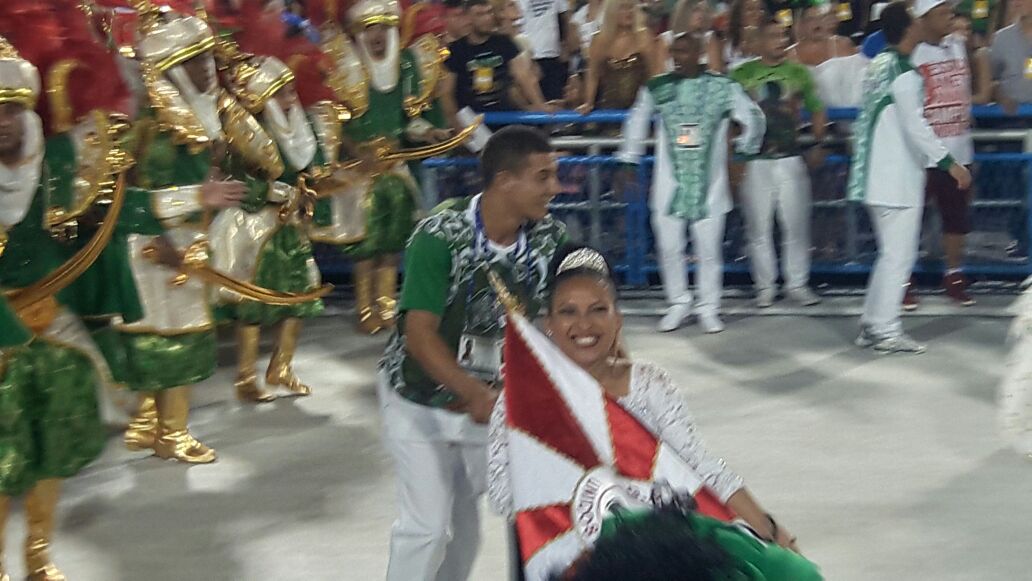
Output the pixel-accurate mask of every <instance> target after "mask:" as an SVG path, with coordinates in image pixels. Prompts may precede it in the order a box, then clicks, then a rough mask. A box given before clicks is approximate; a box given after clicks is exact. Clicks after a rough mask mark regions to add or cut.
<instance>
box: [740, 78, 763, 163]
mask: <svg viewBox="0 0 1032 581" xmlns="http://www.w3.org/2000/svg"><path fill="white" fill-rule="evenodd" d="M731 120H732V121H734V122H735V123H738V124H739V125H740V126H741V127H742V133H741V135H739V136H738V137H736V138H735V149H737V150H738V151H739V152H741V153H745V154H749V155H752V154H757V153H759V152H760V148H761V147H762V146H763V134H764V132H766V131H767V118H766V116H764V115H763V110H762V109H760V106H759V105H757V104H756V103H755V102H753V100H752V99H750V98H749V95H747V94H746V92H745V89H743V88H742V86H741V85H739V84H738V83H735V84H733V85H732V86H731Z"/></svg>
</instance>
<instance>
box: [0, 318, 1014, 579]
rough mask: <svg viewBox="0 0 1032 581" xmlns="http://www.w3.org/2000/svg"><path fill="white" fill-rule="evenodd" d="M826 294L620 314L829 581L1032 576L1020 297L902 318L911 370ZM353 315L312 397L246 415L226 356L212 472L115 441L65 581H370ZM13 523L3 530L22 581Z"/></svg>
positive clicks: (314, 355)
mask: <svg viewBox="0 0 1032 581" xmlns="http://www.w3.org/2000/svg"><path fill="white" fill-rule="evenodd" d="M836 300H838V301H841V302H840V303H839V304H838V305H837V307H836V308H834V309H832V308H825V309H824V310H822V311H818V312H820V313H821V314H823V315H829V316H804V315H801V314H800V313H801V311H798V310H793V309H784V308H782V309H781V310H778V311H773V312H772V315H771V316H748V313H749V312H750V311H749V309H748V308H747V307H746V306H745V305H744V304H743V303H735V302H732V303H731V304H730V305H729V310H730V311H731V312H733V313H739V314H738V315H735V316H732V317H729V318H728V323H729V324H728V330H727V332H725V333H724V334H722V335H717V336H703V335H701V334H700V333H699V331H698V330H697V329H695V328H693V327H689V328H686V329H684V330H682V331H680V332H678V333H675V334H671V335H662V336H660V335H657V334H655V333H654V332H653V331H652V325H653V324H654V323H655V319H650V318H637V317H634V318H629V319H628V322H627V327H628V329H627V331H628V333H627V342H628V344H629V346H630V348H631V351H632V353H633V355H634V356H636V357H639V358H642V359H649V360H652V361H655V362H657V363H659V364H661V365H663V366H666V367H667V368H668V369H669V370H671V371H672V372H673V374H674V377H676V378H678V380H679V381H680V385H681V388H682V389H684V390H685V392H686V393H687V395H688V397H689V399H690V402H691V403H692V407H693V412H694V414H695V416H696V418H697V420H698V422H699V424H700V429H701V431H702V433H703V434H704V435H705V437H706V439H707V441H708V444H709V447H710V448H711V449H712V450H714V451H716V452H718V453H720V454H721V455H723V456H725V457H726V458H727V459H728V462H729V463H730V464H731V466H732V467H733V468H735V469H736V470H737V471H738V472H739V473H741V474H742V475H743V476H744V477H745V479H746V481H747V483H748V484H749V486H750V487H751V488H752V490H753V492H754V493H755V494H756V496H757V497H758V498H759V499H760V500H761V502H762V503H763V504H764V505H765V506H766V507H767V508H768V509H769V510H770V511H771V512H772V513H774V514H776V515H777V516H778V518H779V520H780V521H781V522H782V523H783V524H784V525H785V526H788V527H789V528H791V529H792V530H793V532H795V533H796V534H797V535H798V536H799V539H800V544H801V546H802V547H803V549H804V551H805V552H806V554H807V555H808V556H810V557H811V558H812V559H814V560H815V561H817V562H818V563H819V564H820V565H821V566H822V567H823V569H824V571H825V574H826V577H827V578H828V579H829V580H834V581H839V580H843V581H848V580H861V579H864V580H869V579H880V580H897V579H898V580H909V581H919V580H936V581H943V580H979V581H991V580H1001V581H1004V580H1006V581H1012V580H1019V579H1032V550H1030V547H1032V544H1030V543H1032V462H1029V461H1027V460H1024V459H1022V458H1021V457H1018V456H1016V455H1015V454H1013V453H1011V452H1010V451H1009V450H1007V449H1006V448H1005V447H1004V446H1003V444H1002V443H1001V442H1000V441H999V439H998V437H997V435H996V426H995V411H996V410H995V394H996V387H997V383H998V380H999V377H1000V373H1001V366H1002V364H1003V361H1004V356H1005V353H1006V347H1005V336H1006V330H1007V325H1008V322H1009V320H1008V319H1007V318H1006V317H1005V316H1004V315H1005V314H1006V310H1005V307H1006V305H1007V304H1008V303H1009V302H1010V300H1011V298H1009V297H987V300H984V301H983V303H982V306H981V307H980V308H979V310H978V311H967V312H966V313H967V315H966V316H957V311H955V310H953V309H952V307H948V306H947V305H945V304H944V303H942V302H941V299H937V298H932V299H929V301H928V304H927V305H926V308H925V310H924V312H925V313H926V316H920V317H910V318H908V320H907V327H908V329H910V330H911V331H912V333H913V335H914V336H916V337H917V338H919V339H921V340H924V341H928V342H929V343H930V345H931V348H930V350H929V352H928V353H927V354H925V355H922V356H918V357H907V356H900V357H883V356H877V355H874V354H872V353H869V352H864V351H860V350H858V349H856V348H853V347H852V346H851V341H852V339H853V338H854V332H855V330H856V321H855V319H854V318H851V317H845V316H831V315H835V314H842V313H852V312H855V311H856V310H857V306H858V302H857V299H855V298H842V299H836ZM649 306H650V305H648V304H647V303H643V302H638V301H633V302H630V303H628V304H627V305H626V307H627V309H628V310H635V309H637V311H639V312H640V311H642V310H643V309H644V310H647V308H648V307H649ZM929 313H934V314H936V315H939V316H927V314H929ZM973 314H977V316H973ZM348 321H349V320H348V319H347V318H346V317H345V316H343V315H341V314H338V315H336V316H330V317H325V318H323V319H320V320H318V321H317V322H315V323H313V324H312V325H311V327H310V329H309V330H308V332H307V333H306V334H305V336H304V343H303V346H302V352H301V353H300V354H299V356H298V358H297V364H296V367H297V370H298V371H299V373H300V375H301V376H302V377H303V378H305V379H306V380H307V381H308V382H309V383H311V384H312V385H313V386H314V387H315V389H316V392H315V395H313V396H312V397H310V398H306V399H295V400H280V401H278V402H276V403H273V404H271V405H269V406H265V407H260V408H251V407H241V406H238V405H237V404H236V403H235V402H234V401H233V400H232V397H231V395H232V394H231V381H232V374H231V364H232V352H231V349H230V346H229V345H228V344H226V345H225V346H224V349H223V353H222V359H223V360H224V363H225V365H224V366H223V368H222V370H221V371H220V373H219V375H218V376H217V377H216V378H214V379H213V380H211V381H209V382H208V383H206V384H205V385H203V386H201V387H200V388H198V390H197V394H196V397H195V402H196V404H197V406H198V409H197V410H196V411H195V413H194V419H195V422H194V425H195V433H196V434H197V435H198V436H199V437H201V438H202V439H203V440H204V441H206V442H207V443H209V444H211V445H212V446H214V447H215V448H216V449H217V450H218V451H219V452H220V454H221V456H220V460H219V462H218V463H216V464H214V465H210V466H196V467H184V466H180V465H176V464H173V463H166V462H162V461H159V460H156V459H153V458H149V457H147V456H146V455H143V454H138V453H130V452H127V451H125V450H123V449H122V448H121V446H120V445H119V443H118V441H116V440H114V439H112V441H111V443H110V445H109V446H108V448H107V451H106V452H105V453H104V456H103V457H102V458H101V459H100V460H99V461H98V462H97V463H95V464H94V465H93V466H91V467H90V469H89V470H88V471H86V472H84V473H83V474H82V475H80V476H79V477H77V478H75V479H73V480H72V481H70V482H69V483H68V485H67V493H66V495H65V497H64V499H63V501H62V504H61V511H60V517H61V525H60V531H59V536H58V541H57V548H56V551H55V557H56V560H57V561H58V563H59V564H60V565H61V566H62V567H63V569H64V570H65V572H66V573H67V574H68V576H69V578H70V579H71V580H72V581H182V580H203V581H222V580H226V581H252V580H254V581H258V580H284V581H287V580H290V581H292V580H304V581H322V580H361V581H364V580H375V579H381V578H382V577H383V571H384V568H385V566H386V558H387V541H388V531H389V527H390V523H391V520H392V518H393V513H394V507H393V482H392V472H391V466H390V459H389V458H388V457H387V455H386V454H385V452H384V450H383V448H382V446H381V444H380V426H379V419H378V417H377V412H376V409H377V408H376V401H375V396H374V389H373V379H374V372H375V363H376V360H377V358H378V356H379V354H380V351H381V349H382V344H383V338H382V337H381V338H373V339H370V338H363V337H358V336H356V335H355V334H354V333H353V332H352V331H351V328H350V324H349V322H348ZM20 514H21V513H20V510H19V511H18V512H16V513H15V514H13V515H12V517H11V519H10V523H9V526H8V532H7V541H8V542H7V546H8V548H9V550H8V559H7V563H8V566H9V570H10V572H12V574H18V575H19V576H20V575H21V572H22V560H21V556H20V546H21V538H22V535H23V531H24V526H23V525H22V524H21V517H20ZM483 529H484V533H485V544H484V546H483V548H482V551H481V556H480V558H479V560H478V563H477V567H476V570H475V573H474V577H473V578H474V579H475V580H477V581H481V580H495V579H499V580H501V579H504V578H505V575H504V570H505V554H506V552H505V536H504V528H503V523H502V522H501V521H500V520H498V519H497V518H495V517H493V516H488V517H486V518H485V519H484V523H483ZM15 578H20V577H18V576H16V577H15Z"/></svg>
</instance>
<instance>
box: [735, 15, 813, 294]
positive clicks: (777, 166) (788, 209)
mask: <svg viewBox="0 0 1032 581" xmlns="http://www.w3.org/2000/svg"><path fill="white" fill-rule="evenodd" d="M759 32H760V40H761V42H762V44H761V48H760V52H761V56H760V58H757V59H753V60H751V61H748V62H746V63H743V64H741V65H740V66H738V67H737V68H736V69H735V70H733V71H732V72H731V78H732V79H734V80H736V81H738V82H739V83H741V84H742V86H743V87H745V90H746V91H748V93H749V94H750V95H752V97H753V99H755V100H756V102H757V103H758V104H759V106H760V108H761V109H763V114H764V115H765V116H766V117H767V133H766V135H765V136H764V138H763V148H762V150H761V151H760V154H759V155H758V156H756V157H754V158H752V159H751V160H750V161H749V162H748V163H747V164H746V170H745V182H744V183H743V192H742V194H743V195H742V207H743V209H744V210H745V222H746V230H747V231H748V233H749V260H750V263H751V266H752V277H753V283H754V284H755V286H756V306H757V307H760V308H767V307H770V306H771V305H773V304H774V300H775V299H776V298H777V291H778V289H777V278H778V262H777V253H776V251H775V247H774V217H775V215H776V216H777V218H778V224H780V225H781V248H782V252H781V260H782V265H783V268H782V273H783V275H784V278H785V296H786V297H788V299H789V300H791V301H793V302H796V303H798V304H801V305H803V306H812V305H816V304H817V303H819V302H821V299H820V297H818V296H817V295H815V294H814V293H813V291H811V290H810V288H809V286H808V285H809V282H810V210H811V207H812V206H813V201H812V197H811V192H810V172H809V169H808V168H807V166H806V162H805V161H804V160H803V155H802V153H803V152H802V147H801V146H800V143H799V126H800V124H801V122H802V118H801V115H800V114H801V112H802V110H803V109H804V108H805V109H806V110H807V111H808V112H809V113H810V115H811V116H812V119H813V133H814V137H815V138H817V142H818V143H817V146H816V147H817V148H820V147H821V141H822V140H823V139H824V131H825V123H826V121H827V116H826V115H825V113H824V105H823V104H822V103H821V100H820V98H819V97H818V96H817V88H816V85H815V84H814V82H813V78H812V77H811V76H810V71H808V70H807V68H806V67H805V66H804V65H802V64H799V63H797V62H794V61H790V60H788V59H787V58H786V49H787V47H788V35H787V34H786V32H785V28H784V27H783V26H781V24H780V23H779V22H777V21H776V20H773V19H771V20H770V21H768V22H766V23H764V24H763V25H762V26H761V27H760V31H759ZM812 153H814V154H816V157H817V158H819V157H820V154H821V150H820V149H814V150H812ZM814 161H815V164H816V162H817V159H816V158H815V159H814Z"/></svg>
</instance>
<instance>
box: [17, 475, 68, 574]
mask: <svg viewBox="0 0 1032 581" xmlns="http://www.w3.org/2000/svg"><path fill="white" fill-rule="evenodd" d="M60 495H61V481H60V480H58V479H56V478H50V479H47V480H40V481H39V482H37V483H36V485H35V486H33V487H32V490H29V493H28V494H27V495H25V520H26V521H27V524H28V529H29V534H28V537H27V538H26V539H25V568H26V569H27V570H28V572H29V574H28V581H65V576H64V574H63V573H61V571H60V570H59V569H58V568H57V567H55V566H54V563H53V562H52V561H51V560H50V537H51V535H53V533H54V511H55V510H57V499H58V497H59V496H60Z"/></svg>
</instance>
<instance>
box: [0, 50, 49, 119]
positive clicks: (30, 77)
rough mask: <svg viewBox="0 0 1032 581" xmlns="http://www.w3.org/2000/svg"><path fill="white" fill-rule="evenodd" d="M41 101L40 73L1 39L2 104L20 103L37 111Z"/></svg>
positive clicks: (0, 89)
mask: <svg viewBox="0 0 1032 581" xmlns="http://www.w3.org/2000/svg"><path fill="white" fill-rule="evenodd" d="M38 99H39V71H38V70H36V67H34V66H33V65H32V63H30V62H29V61H27V60H25V59H23V58H22V57H21V55H19V54H18V51H17V50H15V49H14V47H13V46H11V43H9V42H7V40H6V39H4V38H3V37H0V103H18V104H20V105H24V106H25V108H26V109H30V110H31V109H35V108H36V101H37V100H38Z"/></svg>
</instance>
